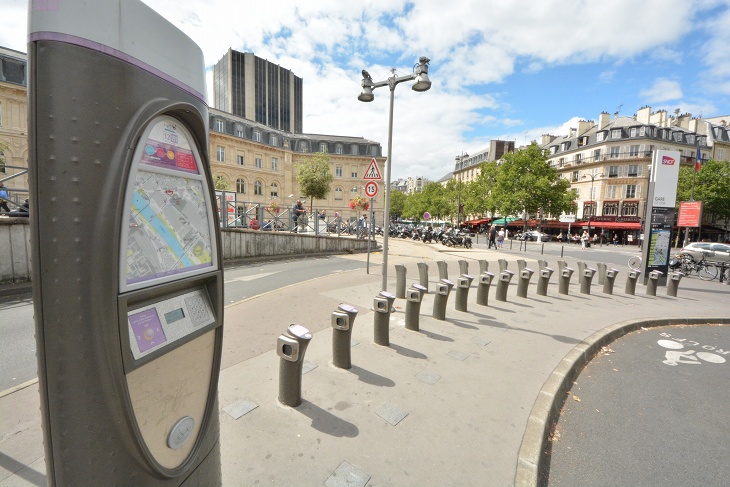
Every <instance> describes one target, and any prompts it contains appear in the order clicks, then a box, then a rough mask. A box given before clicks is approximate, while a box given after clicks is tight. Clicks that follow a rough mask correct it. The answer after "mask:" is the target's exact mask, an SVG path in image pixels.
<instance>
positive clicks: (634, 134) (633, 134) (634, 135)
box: [631, 127, 637, 137]
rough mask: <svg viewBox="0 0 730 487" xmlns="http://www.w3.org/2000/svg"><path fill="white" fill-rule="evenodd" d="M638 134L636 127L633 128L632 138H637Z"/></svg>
mask: <svg viewBox="0 0 730 487" xmlns="http://www.w3.org/2000/svg"><path fill="white" fill-rule="evenodd" d="M636 133H637V130H636V127H631V137H636Z"/></svg>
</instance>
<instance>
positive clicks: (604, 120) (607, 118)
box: [598, 112, 611, 130]
mask: <svg viewBox="0 0 730 487" xmlns="http://www.w3.org/2000/svg"><path fill="white" fill-rule="evenodd" d="M610 122H611V115H609V114H608V112H601V114H600V115H599V116H598V130H603V129H604V128H606V126H607V125H608V124H609V123H610Z"/></svg>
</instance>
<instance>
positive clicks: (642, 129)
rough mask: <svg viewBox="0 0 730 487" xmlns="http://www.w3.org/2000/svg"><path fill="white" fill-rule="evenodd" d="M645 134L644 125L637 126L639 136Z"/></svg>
mask: <svg viewBox="0 0 730 487" xmlns="http://www.w3.org/2000/svg"><path fill="white" fill-rule="evenodd" d="M644 135H646V127H639V137H643V136H644Z"/></svg>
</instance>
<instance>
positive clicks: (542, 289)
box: [537, 266, 553, 296]
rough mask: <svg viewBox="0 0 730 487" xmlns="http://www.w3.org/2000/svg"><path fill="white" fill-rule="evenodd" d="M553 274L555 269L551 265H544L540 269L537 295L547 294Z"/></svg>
mask: <svg viewBox="0 0 730 487" xmlns="http://www.w3.org/2000/svg"><path fill="white" fill-rule="evenodd" d="M552 275H553V270H552V269H551V268H550V267H547V266H546V267H543V268H542V269H540V277H539V278H538V280H537V295H538V296H547V288H548V284H549V283H550V276H552Z"/></svg>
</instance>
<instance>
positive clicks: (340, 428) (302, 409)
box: [39, 399, 360, 485]
mask: <svg viewBox="0 0 730 487" xmlns="http://www.w3.org/2000/svg"><path fill="white" fill-rule="evenodd" d="M351 406H352V405H351V404H349V403H347V402H341V403H338V404H337V405H336V406H335V407H336V408H339V410H344V409H347V408H349V407H351ZM294 410H295V411H297V412H299V413H302V414H303V415H304V416H306V417H308V418H309V419H311V420H312V428H314V429H316V430H317V431H321V432H322V433H324V434H326V435H330V436H337V437H340V438H342V437H346V438H355V437H356V436H358V435H359V434H360V430H359V429H357V426H355V425H354V424H352V423H350V422H348V421H345V420H344V419H341V418H338V417H337V416H335V415H334V414H332V413H330V412H327V411H325V410H324V409H322V408H321V407H319V406H316V405H314V404H312V403H311V402H309V401H307V400H306V399H303V400H302V404H301V405H299V407H297V408H294ZM39 485H40V484H39ZM43 485H45V484H43Z"/></svg>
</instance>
